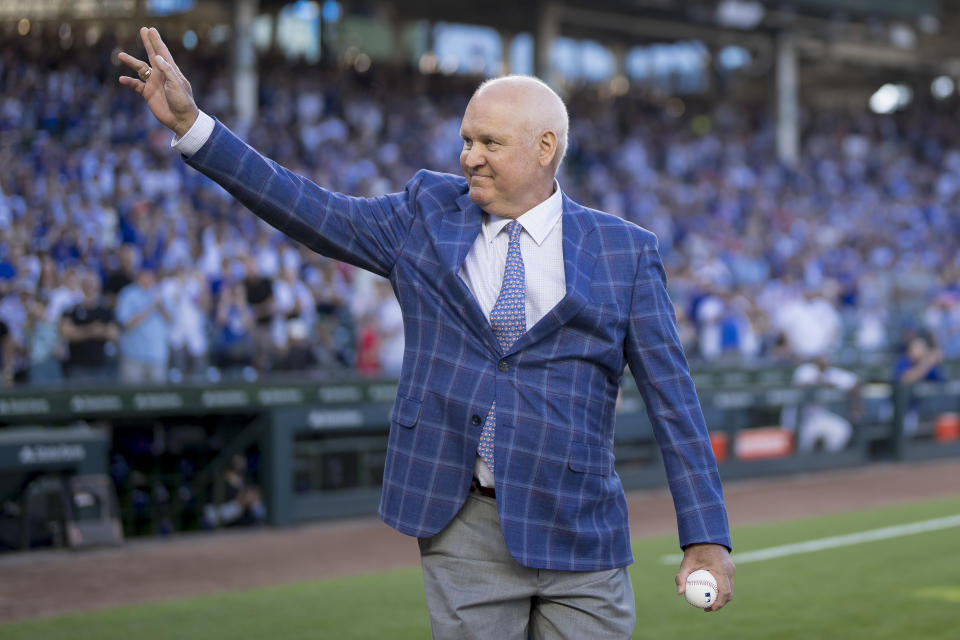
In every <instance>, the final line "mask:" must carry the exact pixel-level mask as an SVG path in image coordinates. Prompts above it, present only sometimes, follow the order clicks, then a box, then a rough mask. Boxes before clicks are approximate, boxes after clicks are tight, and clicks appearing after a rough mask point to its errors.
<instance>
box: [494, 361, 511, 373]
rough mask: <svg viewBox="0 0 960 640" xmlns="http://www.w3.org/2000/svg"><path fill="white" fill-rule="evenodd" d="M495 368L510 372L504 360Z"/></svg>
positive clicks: (508, 365) (507, 363) (508, 364)
mask: <svg viewBox="0 0 960 640" xmlns="http://www.w3.org/2000/svg"><path fill="white" fill-rule="evenodd" d="M497 368H498V369H500V371H510V363H509V362H507V361H506V360H501V361H500V363H499V364H497Z"/></svg>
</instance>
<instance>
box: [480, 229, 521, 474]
mask: <svg viewBox="0 0 960 640" xmlns="http://www.w3.org/2000/svg"><path fill="white" fill-rule="evenodd" d="M504 229H506V231H507V234H509V236H510V244H509V245H508V247H507V264H506V266H505V267H504V270H503V284H501V285H500V294H499V295H498V296H497V302H496V304H494V305H493V309H491V310H490V326H491V327H493V335H495V336H496V337H497V340H498V341H499V342H500V347H501V348H502V349H503V350H504V351H506V350H507V349H509V348H510V347H511V346H513V343H514V342H516V341H517V338H519V337H520V336H522V335H523V332H524V331H526V330H527V315H526V287H525V286H524V279H523V256H521V255H520V232H521V231H523V227H521V226H520V224H519V223H517V221H516V220H511V221H510V222H509V223H508V224H507V226H506V227H504ZM496 427H497V401H496V400H494V401H493V405H492V406H491V407H490V412H489V413H487V420H486V421H485V422H484V423H483V430H482V431H481V432H480V444H479V445H477V453H479V454H480V457H481V458H482V459H483V461H484V462H485V463H487V466H488V467H490V471H491V472H493V437H494V432H495V431H496Z"/></svg>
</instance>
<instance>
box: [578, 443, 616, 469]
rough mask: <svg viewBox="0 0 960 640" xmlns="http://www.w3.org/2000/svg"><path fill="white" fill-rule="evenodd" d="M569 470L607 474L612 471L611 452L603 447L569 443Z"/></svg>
mask: <svg viewBox="0 0 960 640" xmlns="http://www.w3.org/2000/svg"><path fill="white" fill-rule="evenodd" d="M568 462H569V466H570V470H571V471H577V472H579V473H595V474H597V475H601V476H608V475H610V472H611V471H613V454H612V453H611V452H610V451H607V450H606V449H605V448H604V447H595V446H593V445H589V444H583V443H580V442H574V443H573V444H572V445H570V459H569V461H568Z"/></svg>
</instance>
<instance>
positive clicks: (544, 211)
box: [483, 180, 563, 245]
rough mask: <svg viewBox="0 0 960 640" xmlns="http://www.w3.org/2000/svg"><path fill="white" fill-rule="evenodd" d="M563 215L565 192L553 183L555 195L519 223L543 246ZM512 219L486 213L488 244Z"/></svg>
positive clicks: (522, 217)
mask: <svg viewBox="0 0 960 640" xmlns="http://www.w3.org/2000/svg"><path fill="white" fill-rule="evenodd" d="M561 215H563V192H561V191H560V184H559V183H558V182H557V181H556V180H554V181H553V193H552V194H551V195H550V197H549V198H547V199H546V200H544V201H543V202H541V203H540V204H538V205H537V206H535V207H534V208H532V209H530V210H528V211H526V212H525V213H523V214H521V215H520V217H519V218H517V222H519V223H520V226H521V227H523V228H524V229H525V230H526V232H527V233H529V234H530V237H531V238H533V241H534V242H536V243H537V244H538V245H541V244H543V241H544V240H546V239H547V236H548V235H550V232H551V231H553V228H554V227H555V226H556V225H557V222H559V221H560V216H561ZM510 220H511V218H500V217H498V216H492V215H490V214H488V213H484V216H483V237H484V239H485V240H486V241H487V242H493V240H494V238H496V237H497V234H499V233H500V232H501V231H502V230H503V228H504V227H505V226H507V225H508V224H509V223H510Z"/></svg>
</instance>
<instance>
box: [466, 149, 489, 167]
mask: <svg viewBox="0 0 960 640" xmlns="http://www.w3.org/2000/svg"><path fill="white" fill-rule="evenodd" d="M466 153H467V158H466V165H467V166H468V167H470V168H471V169H473V168H476V167H479V166H481V165H482V164H483V163H484V161H485V159H484V157H483V153H482V152H481V151H480V149H479V148H478V147H477V146H476V145H474V146H472V147H470V149H469V150H468V151H467V152H466Z"/></svg>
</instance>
